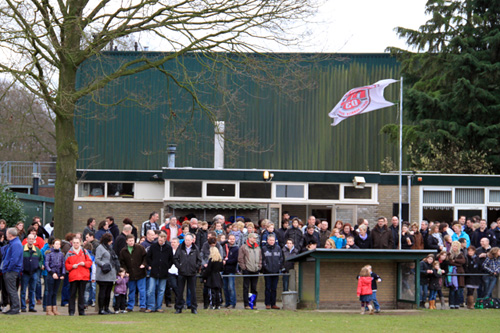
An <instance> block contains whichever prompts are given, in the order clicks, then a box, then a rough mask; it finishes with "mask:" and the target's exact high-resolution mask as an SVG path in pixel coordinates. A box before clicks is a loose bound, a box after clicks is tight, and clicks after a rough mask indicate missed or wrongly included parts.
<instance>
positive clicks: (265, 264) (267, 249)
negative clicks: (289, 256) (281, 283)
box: [261, 243, 283, 273]
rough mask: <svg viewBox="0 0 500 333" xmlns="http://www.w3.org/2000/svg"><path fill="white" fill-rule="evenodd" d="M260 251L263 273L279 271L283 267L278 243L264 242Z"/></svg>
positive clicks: (281, 253)
mask: <svg viewBox="0 0 500 333" xmlns="http://www.w3.org/2000/svg"><path fill="white" fill-rule="evenodd" d="M261 251H262V271H263V272H264V273H279V271H280V270H281V269H282V268H283V252H282V251H281V247H280V246H279V245H278V244H276V243H275V244H274V245H272V246H271V245H269V244H265V245H264V246H262V248H261Z"/></svg>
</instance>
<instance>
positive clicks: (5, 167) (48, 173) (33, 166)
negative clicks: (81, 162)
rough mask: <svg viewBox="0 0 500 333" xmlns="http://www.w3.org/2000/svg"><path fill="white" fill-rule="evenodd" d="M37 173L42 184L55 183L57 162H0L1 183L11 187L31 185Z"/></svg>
mask: <svg viewBox="0 0 500 333" xmlns="http://www.w3.org/2000/svg"><path fill="white" fill-rule="evenodd" d="M35 175H37V176H38V175H39V178H40V182H39V184H40V185H54V184H55V181H56V162H26V161H3V162H0V183H1V184H5V185H7V186H9V187H31V186H32V185H33V178H34V177H35Z"/></svg>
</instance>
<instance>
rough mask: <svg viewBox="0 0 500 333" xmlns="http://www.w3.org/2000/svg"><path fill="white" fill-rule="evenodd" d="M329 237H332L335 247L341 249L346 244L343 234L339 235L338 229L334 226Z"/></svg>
mask: <svg viewBox="0 0 500 333" xmlns="http://www.w3.org/2000/svg"><path fill="white" fill-rule="evenodd" d="M330 239H332V240H333V241H334V242H335V246H336V247H337V249H341V248H343V247H344V246H345V245H346V244H347V241H346V239H345V236H344V235H341V234H340V230H339V229H337V228H334V229H333V230H332V233H331V236H330Z"/></svg>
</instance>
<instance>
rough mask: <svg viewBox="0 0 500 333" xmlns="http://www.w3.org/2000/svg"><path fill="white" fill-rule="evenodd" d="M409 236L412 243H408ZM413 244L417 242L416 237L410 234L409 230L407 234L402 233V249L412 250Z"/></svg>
mask: <svg viewBox="0 0 500 333" xmlns="http://www.w3.org/2000/svg"><path fill="white" fill-rule="evenodd" d="M398 236H399V235H398ZM408 238H409V239H410V245H408ZM413 244H415V237H413V236H412V235H410V233H409V232H407V233H406V234H405V235H403V234H402V235H401V249H402V250H411V248H412V246H413Z"/></svg>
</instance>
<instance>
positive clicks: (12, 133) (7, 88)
mask: <svg viewBox="0 0 500 333" xmlns="http://www.w3.org/2000/svg"><path fill="white" fill-rule="evenodd" d="M0 119H2V121H1V122H0V156H1V159H2V160H3V161H9V160H10V161H49V160H50V156H51V155H55V151H56V145H55V128H54V119H53V118H52V117H51V115H50V113H49V111H48V110H47V109H46V108H45V107H44V106H43V105H42V104H41V103H40V100H39V99H37V98H36V96H34V95H33V94H31V93H29V92H27V91H26V90H25V89H24V88H23V87H19V86H16V85H14V84H12V83H10V84H9V83H7V82H5V81H0Z"/></svg>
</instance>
